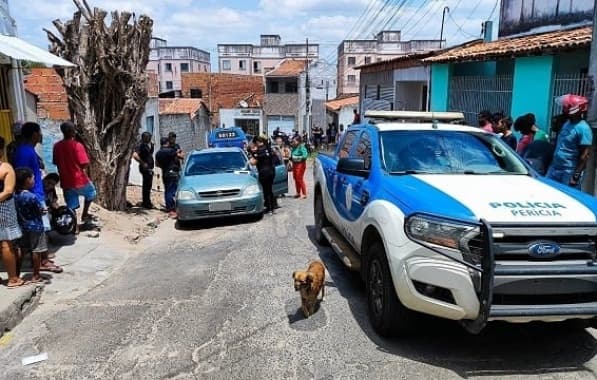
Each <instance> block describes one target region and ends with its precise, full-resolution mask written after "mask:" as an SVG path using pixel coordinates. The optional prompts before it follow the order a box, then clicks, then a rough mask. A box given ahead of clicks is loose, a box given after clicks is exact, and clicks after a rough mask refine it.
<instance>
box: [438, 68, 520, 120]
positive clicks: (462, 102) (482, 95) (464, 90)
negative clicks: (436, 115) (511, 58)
mask: <svg viewBox="0 0 597 380" xmlns="http://www.w3.org/2000/svg"><path fill="white" fill-rule="evenodd" d="M512 87H513V78H512V76H511V75H499V76H455V77H453V78H452V80H451V81H450V98H449V104H448V107H449V110H453V111H459V112H463V113H464V117H465V118H466V121H467V123H469V124H470V125H477V115H478V113H479V112H480V111H483V110H488V111H490V112H492V113H494V112H503V113H505V114H508V113H509V112H510V109H511V108H512Z"/></svg>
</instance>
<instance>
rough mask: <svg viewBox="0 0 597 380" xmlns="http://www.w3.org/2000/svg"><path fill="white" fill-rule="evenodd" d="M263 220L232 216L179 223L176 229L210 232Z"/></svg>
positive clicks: (252, 217)
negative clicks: (210, 230) (213, 229)
mask: <svg viewBox="0 0 597 380" xmlns="http://www.w3.org/2000/svg"><path fill="white" fill-rule="evenodd" d="M258 220H261V217H259V218H257V217H255V216H230V217H221V218H213V219H205V220H197V221H189V222H181V221H177V222H176V226H175V228H176V229H177V230H180V231H194V230H209V229H212V228H219V227H229V226H236V225H242V224H251V223H255V222H257V221H258Z"/></svg>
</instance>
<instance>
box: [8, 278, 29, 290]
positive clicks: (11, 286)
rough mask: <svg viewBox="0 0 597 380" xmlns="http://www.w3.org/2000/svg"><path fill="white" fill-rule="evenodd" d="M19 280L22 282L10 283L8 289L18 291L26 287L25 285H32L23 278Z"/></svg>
mask: <svg viewBox="0 0 597 380" xmlns="http://www.w3.org/2000/svg"><path fill="white" fill-rule="evenodd" d="M19 280H21V281H20V282H17V283H16V284H10V283H8V284H7V285H6V287H7V288H8V289H16V288H20V287H21V286H25V285H29V284H30V282H29V281H25V280H23V279H22V278H20V279H19Z"/></svg>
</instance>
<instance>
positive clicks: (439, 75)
mask: <svg viewBox="0 0 597 380" xmlns="http://www.w3.org/2000/svg"><path fill="white" fill-rule="evenodd" d="M451 71H452V70H451V67H450V64H437V63H435V64H433V65H431V111H436V112H441V111H447V110H448V96H449V93H448V92H449V91H450V76H451Z"/></svg>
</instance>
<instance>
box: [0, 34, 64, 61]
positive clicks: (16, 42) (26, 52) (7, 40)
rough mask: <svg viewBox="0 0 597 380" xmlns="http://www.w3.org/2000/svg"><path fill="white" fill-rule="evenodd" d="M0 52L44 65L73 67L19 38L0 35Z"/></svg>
mask: <svg viewBox="0 0 597 380" xmlns="http://www.w3.org/2000/svg"><path fill="white" fill-rule="evenodd" d="M0 54H3V55H5V56H8V57H10V58H14V59H18V60H25V61H31V62H37V63H43V64H45V65H46V66H50V67H51V66H61V67H73V66H75V65H74V64H72V63H70V62H69V61H67V60H65V59H62V58H60V57H57V56H55V55H54V54H52V53H49V52H47V51H45V50H43V49H40V48H38V47H37V46H33V45H31V44H30V43H28V42H25V41H23V40H22V39H20V38H17V37H12V36H5V35H0Z"/></svg>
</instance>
